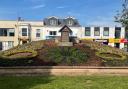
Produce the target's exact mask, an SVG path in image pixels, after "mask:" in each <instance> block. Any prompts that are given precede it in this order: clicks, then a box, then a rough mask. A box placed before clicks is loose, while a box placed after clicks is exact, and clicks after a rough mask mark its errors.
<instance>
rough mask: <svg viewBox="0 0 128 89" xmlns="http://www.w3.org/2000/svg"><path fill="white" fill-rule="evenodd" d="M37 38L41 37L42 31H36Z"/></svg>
mask: <svg viewBox="0 0 128 89" xmlns="http://www.w3.org/2000/svg"><path fill="white" fill-rule="evenodd" d="M36 37H40V29H36Z"/></svg>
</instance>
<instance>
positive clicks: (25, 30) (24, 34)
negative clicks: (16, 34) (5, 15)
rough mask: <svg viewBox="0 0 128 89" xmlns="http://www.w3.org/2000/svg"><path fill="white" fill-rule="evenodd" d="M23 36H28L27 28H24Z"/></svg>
mask: <svg viewBox="0 0 128 89" xmlns="http://www.w3.org/2000/svg"><path fill="white" fill-rule="evenodd" d="M22 36H27V28H22Z"/></svg>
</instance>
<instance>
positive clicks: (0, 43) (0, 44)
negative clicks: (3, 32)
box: [0, 42, 3, 50]
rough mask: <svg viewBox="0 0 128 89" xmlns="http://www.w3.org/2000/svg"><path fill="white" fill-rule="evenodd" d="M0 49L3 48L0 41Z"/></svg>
mask: <svg viewBox="0 0 128 89" xmlns="http://www.w3.org/2000/svg"><path fill="white" fill-rule="evenodd" d="M0 50H3V47H2V42H0Z"/></svg>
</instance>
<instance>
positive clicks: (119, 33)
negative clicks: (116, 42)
mask: <svg viewBox="0 0 128 89" xmlns="http://www.w3.org/2000/svg"><path fill="white" fill-rule="evenodd" d="M120 35H121V28H120V27H116V28H115V38H120Z"/></svg>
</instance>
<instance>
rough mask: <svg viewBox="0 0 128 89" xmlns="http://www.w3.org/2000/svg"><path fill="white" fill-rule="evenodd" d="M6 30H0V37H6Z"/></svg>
mask: <svg viewBox="0 0 128 89" xmlns="http://www.w3.org/2000/svg"><path fill="white" fill-rule="evenodd" d="M7 31H8V29H6V28H0V36H7Z"/></svg>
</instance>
